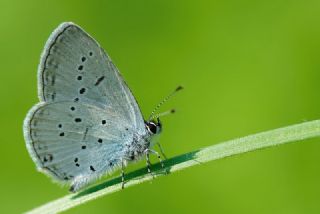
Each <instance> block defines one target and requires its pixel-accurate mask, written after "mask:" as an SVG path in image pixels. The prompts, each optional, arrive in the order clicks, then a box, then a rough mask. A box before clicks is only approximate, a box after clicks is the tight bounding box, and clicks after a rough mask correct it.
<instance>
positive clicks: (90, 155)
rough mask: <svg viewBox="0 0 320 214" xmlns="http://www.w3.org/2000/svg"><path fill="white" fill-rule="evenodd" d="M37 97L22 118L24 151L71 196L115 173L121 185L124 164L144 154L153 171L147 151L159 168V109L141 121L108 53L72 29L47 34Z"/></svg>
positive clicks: (63, 27) (65, 27) (70, 26)
mask: <svg viewBox="0 0 320 214" xmlns="http://www.w3.org/2000/svg"><path fill="white" fill-rule="evenodd" d="M180 89H182V87H178V88H177V89H176V90H175V92H176V91H179V90H180ZM173 94H174V93H172V94H170V95H169V96H168V97H166V98H165V99H164V100H163V102H164V101H166V100H168V99H169V97H171V96H172V95H173ZM38 96H39V100H40V102H39V103H38V104H36V105H34V106H33V107H32V108H31V110H30V111H29V112H28V114H27V116H26V118H25V120H24V125H23V129H24V137H25V141H26V147H27V150H28V152H29V154H30V156H31V158H32V160H33V161H34V162H35V164H36V167H37V169H38V170H39V171H41V172H43V173H45V174H47V175H49V176H50V177H52V178H53V179H54V180H56V181H59V182H61V183H64V184H69V185H70V191H72V192H76V191H78V190H80V189H82V188H83V187H85V186H87V185H88V184H90V183H92V182H93V181H95V180H96V179H97V178H99V177H101V176H102V175H105V174H107V173H111V172H112V171H114V170H116V169H119V168H121V175H122V188H123V187H124V167H125V166H126V165H127V164H128V163H129V162H132V161H137V160H139V159H141V158H142V157H144V156H145V157H146V159H147V166H148V171H149V172H151V170H150V160H149V154H151V153H153V154H156V155H157V156H158V158H159V160H160V162H161V164H162V165H163V163H162V160H161V157H160V155H159V153H158V152H157V151H155V150H152V149H151V147H152V146H153V144H154V143H155V140H154V139H156V137H157V136H158V135H159V134H160V133H161V131H162V124H161V122H160V119H159V117H160V116H161V115H163V114H158V115H154V113H155V111H156V109H158V108H159V106H160V105H158V106H157V108H156V109H155V110H154V111H153V112H152V113H151V116H150V118H149V119H148V120H144V118H143V116H142V113H141V111H140V108H139V106H138V104H137V101H136V100H135V98H134V96H133V95H132V93H131V91H130V89H129V88H128V86H127V85H126V83H125V81H124V80H123V78H122V77H121V75H120V73H119V71H118V69H117V68H116V67H115V65H114V64H113V63H112V61H111V59H110V57H109V56H108V54H107V53H106V52H105V51H104V50H103V49H102V48H101V46H100V45H99V44H98V43H97V42H96V41H95V40H94V39H93V38H92V37H91V36H90V35H89V34H88V33H86V32H85V31H84V30H83V29H82V28H80V27H79V26H77V25H76V24H74V23H71V22H66V23H62V24H60V25H59V26H58V27H57V28H56V29H55V30H54V31H53V33H52V34H51V36H50V37H49V39H48V41H47V43H46V45H45V48H44V50H43V53H42V55H41V58H40V64H39V67H38ZM163 102H161V103H160V104H162V103H163ZM170 112H171V113H173V111H170Z"/></svg>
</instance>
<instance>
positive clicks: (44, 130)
mask: <svg viewBox="0 0 320 214" xmlns="http://www.w3.org/2000/svg"><path fill="white" fill-rule="evenodd" d="M128 126H129V124H126V123H119V115H118V113H117V112H114V111H113V110H112V109H110V108H106V109H101V108H99V107H96V106H93V105H90V104H80V103H74V102H69V101H61V102H55V103H40V104H38V105H36V106H35V107H34V108H33V109H31V110H30V112H29V114H28V116H27V117H26V119H25V122H24V135H25V139H26V141H27V148H28V151H29V153H30V155H31V157H32V158H33V160H34V162H35V163H36V165H37V167H38V169H39V170H42V171H44V172H46V173H47V174H50V175H52V176H53V177H54V178H56V179H57V180H60V181H63V180H64V181H69V180H73V178H77V177H78V178H79V177H81V176H82V177H85V178H90V177H97V176H100V175H101V174H104V173H105V172H108V171H111V170H112V169H113V168H115V167H117V166H119V164H120V163H121V158H122V157H123V151H124V147H125V146H126V144H128V143H130V142H132V139H133V132H132V130H131V129H130V128H129V127H128Z"/></svg>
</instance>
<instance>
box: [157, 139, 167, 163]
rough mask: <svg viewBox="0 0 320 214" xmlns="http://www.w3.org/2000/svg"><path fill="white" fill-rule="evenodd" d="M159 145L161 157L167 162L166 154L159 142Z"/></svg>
mask: <svg viewBox="0 0 320 214" xmlns="http://www.w3.org/2000/svg"><path fill="white" fill-rule="evenodd" d="M157 145H158V147H159V150H160V153H161V155H162V156H163V157H164V159H165V160H167V156H166V155H165V154H164V151H163V149H162V146H161V144H160V143H159V142H158V143H157Z"/></svg>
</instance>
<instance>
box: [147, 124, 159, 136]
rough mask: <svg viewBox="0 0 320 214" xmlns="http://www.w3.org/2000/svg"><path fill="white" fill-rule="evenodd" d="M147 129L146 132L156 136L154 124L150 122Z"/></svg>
mask: <svg viewBox="0 0 320 214" xmlns="http://www.w3.org/2000/svg"><path fill="white" fill-rule="evenodd" d="M147 128H148V130H149V131H150V132H151V133H152V134H156V133H157V126H156V124H154V123H152V122H150V123H148V124H147Z"/></svg>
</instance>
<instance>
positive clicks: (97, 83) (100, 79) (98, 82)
mask: <svg viewBox="0 0 320 214" xmlns="http://www.w3.org/2000/svg"><path fill="white" fill-rule="evenodd" d="M103 80H104V76H101V77H99V78H98V79H97V81H96V83H95V84H94V85H95V86H98V85H99V84H100V83H101V82H102V81H103Z"/></svg>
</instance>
